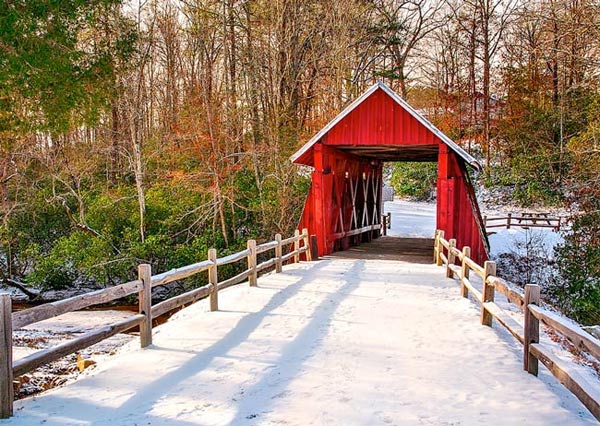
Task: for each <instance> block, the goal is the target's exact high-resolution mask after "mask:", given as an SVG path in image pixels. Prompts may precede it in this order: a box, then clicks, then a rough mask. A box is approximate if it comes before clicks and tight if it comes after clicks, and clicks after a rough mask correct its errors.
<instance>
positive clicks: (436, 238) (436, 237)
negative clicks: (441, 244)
mask: <svg viewBox="0 0 600 426" xmlns="http://www.w3.org/2000/svg"><path fill="white" fill-rule="evenodd" d="M439 239H440V231H439V230H438V229H436V230H435V234H434V237H433V263H435V264H437V259H438V256H439V254H438V241H439Z"/></svg>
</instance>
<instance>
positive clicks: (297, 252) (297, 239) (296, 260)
mask: <svg viewBox="0 0 600 426" xmlns="http://www.w3.org/2000/svg"><path fill="white" fill-rule="evenodd" d="M294 237H295V240H294V253H295V256H294V263H300V239H301V238H302V235H301V234H300V230H299V229H296V230H295V231H294Z"/></svg>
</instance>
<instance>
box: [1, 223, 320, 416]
mask: <svg viewBox="0 0 600 426" xmlns="http://www.w3.org/2000/svg"><path fill="white" fill-rule="evenodd" d="M313 241H314V240H313ZM289 246H291V250H289V252H288V253H286V254H283V251H284V250H283V249H284V247H289ZM273 250H274V256H273V257H272V258H270V259H269V260H266V261H264V262H262V263H260V264H257V255H258V254H261V253H266V252H270V251H273ZM302 253H305V256H306V258H307V260H311V256H312V254H311V250H310V243H309V235H308V231H307V230H306V229H304V230H303V232H302V233H300V232H299V231H296V232H295V234H294V236H293V237H290V238H286V239H284V240H282V239H281V235H280V234H277V235H276V236H275V240H274V241H270V242H267V243H264V244H260V245H257V244H256V241H255V240H250V241H248V245H247V249H246V250H243V251H241V252H238V253H234V254H231V255H229V256H225V257H221V258H219V257H217V251H216V250H215V249H210V250H208V259H207V260H204V261H202V262H198V263H194V264H192V265H187V266H183V267H181V268H177V269H172V270H170V271H167V272H163V273H161V274H157V275H152V270H151V267H150V265H139V267H138V279H137V280H134V281H131V282H128V283H125V284H121V285H117V286H114V287H110V288H106V289H102V290H98V291H94V292H91V293H86V294H82V295H79V296H74V297H70V298H68V299H64V300H60V301H57V302H51V303H46V304H43V305H40V306H36V307H33V308H30V309H25V310H22V311H18V312H14V313H13V312H12V304H11V299H10V296H9V295H6V294H2V295H0V418H6V417H10V416H12V412H13V398H14V396H13V378H14V377H18V376H21V375H23V374H25V373H27V372H29V371H31V370H34V369H35V368H38V367H40V366H42V365H44V364H47V363H49V362H52V361H55V360H57V359H59V358H62V357H64V356H66V355H69V354H72V353H75V352H77V351H79V350H82V349H84V348H87V347H89V346H91V345H93V344H95V343H98V342H100V341H102V340H104V339H107V338H109V337H111V336H114V335H115V334H117V333H122V332H125V331H127V330H130V329H132V328H133V327H136V326H139V328H140V343H141V346H142V348H144V347H146V346H148V345H150V344H152V319H153V318H156V317H158V316H160V315H163V314H164V313H166V312H169V311H172V310H173V309H176V308H178V307H181V306H184V305H189V304H191V303H194V302H196V301H197V300H199V299H202V298H204V297H207V296H209V297H210V310H211V311H215V310H218V307H219V300H218V297H219V291H220V290H223V289H225V288H227V287H231V286H233V285H236V284H239V283H241V282H243V281H245V280H246V279H247V280H248V283H249V285H250V286H256V284H257V277H258V273H260V272H261V271H264V270H266V269H268V268H271V267H273V266H274V267H275V271H276V272H281V270H282V266H283V264H284V263H285V262H288V261H291V260H293V261H294V262H299V260H300V255H301V254H302ZM242 260H246V261H247V265H248V266H247V269H246V270H244V271H243V272H241V273H239V274H237V275H236V276H234V277H231V278H229V279H226V280H224V281H219V278H218V269H219V267H221V266H223V265H227V264H231V263H235V262H239V261H242ZM204 271H208V284H206V285H204V286H202V287H199V288H195V289H193V290H191V291H188V292H186V293H183V294H180V295H178V296H175V297H173V298H171V299H168V300H165V301H163V302H160V303H157V304H156V305H154V306H152V298H151V292H152V288H154V287H157V286H162V285H166V284H169V283H171V282H173V281H177V280H182V279H184V278H188V277H190V276H192V275H195V274H198V273H200V272H204ZM134 293H138V300H139V313H138V314H136V315H132V316H130V317H128V318H125V319H123V320H121V321H118V322H116V323H114V324H110V325H105V326H103V327H101V328H98V329H97V330H93V331H90V332H88V333H85V334H83V335H81V336H78V337H76V338H74V339H72V340H70V341H68V342H65V343H62V344H60V345H57V346H54V347H52V348H48V349H43V350H40V351H38V352H35V353H33V354H31V355H28V356H26V357H24V358H21V359H19V360H16V361H14V362H13V357H12V345H13V331H14V330H17V329H20V328H22V327H25V326H27V325H31V324H34V323H37V322H40V321H43V320H46V319H49V318H53V317H56V316H59V315H63V314H66V313H68V312H73V311H77V310H80V309H84V308H87V307H90V306H93V305H98V304H103V303H107V302H110V301H113V300H117V299H120V298H122V297H125V296H128V295H131V294H134Z"/></svg>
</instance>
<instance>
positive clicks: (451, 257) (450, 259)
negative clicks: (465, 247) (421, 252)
mask: <svg viewBox="0 0 600 426" xmlns="http://www.w3.org/2000/svg"><path fill="white" fill-rule="evenodd" d="M455 247H456V240H455V239H454V238H452V239H450V245H449V246H448V263H447V265H446V277H448V278H452V275H453V269H452V268H451V266H452V265H454V262H455V260H456V256H455V255H454V252H453V251H452V249H453V248H455Z"/></svg>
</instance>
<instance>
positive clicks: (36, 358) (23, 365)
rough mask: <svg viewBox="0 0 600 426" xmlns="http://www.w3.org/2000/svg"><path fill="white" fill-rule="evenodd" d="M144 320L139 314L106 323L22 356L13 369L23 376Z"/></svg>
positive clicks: (15, 373)
mask: <svg viewBox="0 0 600 426" xmlns="http://www.w3.org/2000/svg"><path fill="white" fill-rule="evenodd" d="M143 320H144V315H141V314H137V315H133V316H130V317H129V318H125V319H124V320H121V321H119V322H116V323H114V324H110V325H105V326H104V327H101V328H99V329H97V330H93V331H90V332H88V333H85V334H82V335H81V336H79V337H77V338H75V339H73V340H70V341H68V342H65V343H61V344H60V345H57V346H54V347H53V348H48V349H44V350H42V351H38V352H35V353H33V354H31V355H29V356H26V357H25V358H21V359H19V360H18V361H15V362H14V363H13V371H14V375H15V376H21V375H23V374H25V373H27V372H29V371H31V370H33V369H35V368H37V367H40V366H42V365H44V364H47V363H49V362H52V361H55V360H57V359H59V358H62V357H63V356H66V355H69V354H72V353H74V352H77V351H79V350H81V349H84V348H87V347H89V346H92V345H94V344H96V343H98V342H101V341H102V340H105V339H108V338H109V337H111V336H114V335H115V334H118V333H122V332H124V331H127V330H129V329H131V328H133V327H135V326H136V325H138V324H140V323H141V322H142V321H143Z"/></svg>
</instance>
